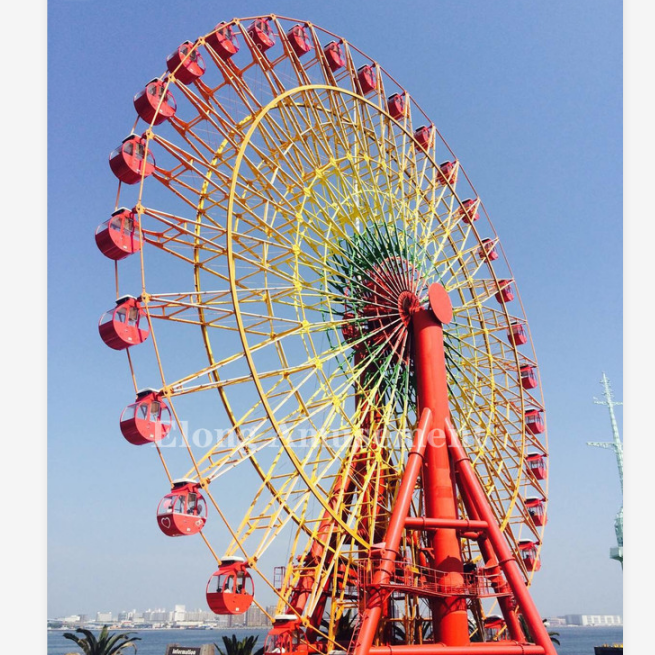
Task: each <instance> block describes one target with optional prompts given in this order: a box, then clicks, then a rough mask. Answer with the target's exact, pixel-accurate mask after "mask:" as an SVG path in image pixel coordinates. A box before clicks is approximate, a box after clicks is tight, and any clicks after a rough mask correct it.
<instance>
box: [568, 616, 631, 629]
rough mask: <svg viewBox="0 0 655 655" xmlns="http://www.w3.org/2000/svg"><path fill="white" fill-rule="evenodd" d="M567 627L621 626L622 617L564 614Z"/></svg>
mask: <svg viewBox="0 0 655 655" xmlns="http://www.w3.org/2000/svg"><path fill="white" fill-rule="evenodd" d="M564 618H565V619H566V624H567V625H582V626H604V627H607V626H622V625H623V617H621V616H619V615H618V614H566V615H565V616H564Z"/></svg>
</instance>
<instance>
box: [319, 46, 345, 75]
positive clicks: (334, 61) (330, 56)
mask: <svg viewBox="0 0 655 655" xmlns="http://www.w3.org/2000/svg"><path fill="white" fill-rule="evenodd" d="M323 54H324V55H325V59H326V60H327V63H328V66H329V68H330V70H331V71H332V72H333V73H334V72H335V71H338V70H339V69H340V68H343V67H344V66H345V65H346V60H345V59H344V56H343V50H342V48H341V44H340V43H339V42H338V41H330V43H328V44H327V45H326V46H325V48H323Z"/></svg>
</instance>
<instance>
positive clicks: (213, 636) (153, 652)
mask: <svg viewBox="0 0 655 655" xmlns="http://www.w3.org/2000/svg"><path fill="white" fill-rule="evenodd" d="M549 630H550V631H552V632H558V633H559V636H558V637H556V638H557V639H559V642H560V645H559V646H557V645H555V648H556V650H557V653H558V655H594V646H600V645H602V644H620V643H623V628H620V627H616V628H597V627H589V628H577V627H563V628H550V629H549ZM70 632H73V631H72V630H71V631H70ZM119 632H127V631H126V630H119ZM136 632H137V635H136V636H137V637H140V638H141V641H137V642H136V643H137V654H138V655H165V653H166V646H168V644H178V645H180V646H202V644H218V645H219V646H220V647H221V648H223V639H222V637H223V635H226V636H228V637H229V636H231V635H233V634H236V636H237V639H242V638H244V637H247V636H249V635H256V636H258V637H259V639H258V640H257V644H256V645H255V650H257V649H258V648H259V647H260V646H262V645H263V643H264V638H265V636H266V633H267V630H255V629H251V630H138V631H136ZM63 633H64V631H63V630H62V631H60V630H56V631H50V632H48V655H66V653H81V652H82V651H81V650H80V649H79V648H77V647H76V646H75V644H74V643H73V642H72V641H70V640H68V639H64V636H63ZM133 652H134V651H133V649H131V648H129V649H127V650H126V651H125V655H131V654H132V653H133Z"/></svg>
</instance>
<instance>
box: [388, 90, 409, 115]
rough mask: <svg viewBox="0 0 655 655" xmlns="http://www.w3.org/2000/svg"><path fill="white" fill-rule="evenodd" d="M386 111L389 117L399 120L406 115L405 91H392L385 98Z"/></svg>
mask: <svg viewBox="0 0 655 655" xmlns="http://www.w3.org/2000/svg"><path fill="white" fill-rule="evenodd" d="M387 111H388V112H389V114H390V116H391V118H395V119H396V120H400V119H401V118H405V116H406V115H407V95H406V94H405V93H394V94H393V95H392V96H389V97H388V98H387Z"/></svg>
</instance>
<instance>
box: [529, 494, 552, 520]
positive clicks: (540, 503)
mask: <svg viewBox="0 0 655 655" xmlns="http://www.w3.org/2000/svg"><path fill="white" fill-rule="evenodd" d="M525 507H526V509H527V510H528V514H529V515H530V518H531V519H532V522H533V523H534V524H535V525H537V526H542V525H546V520H547V517H546V504H545V502H544V499H543V498H538V497H536V496H533V497H531V498H526V499H525Z"/></svg>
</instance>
